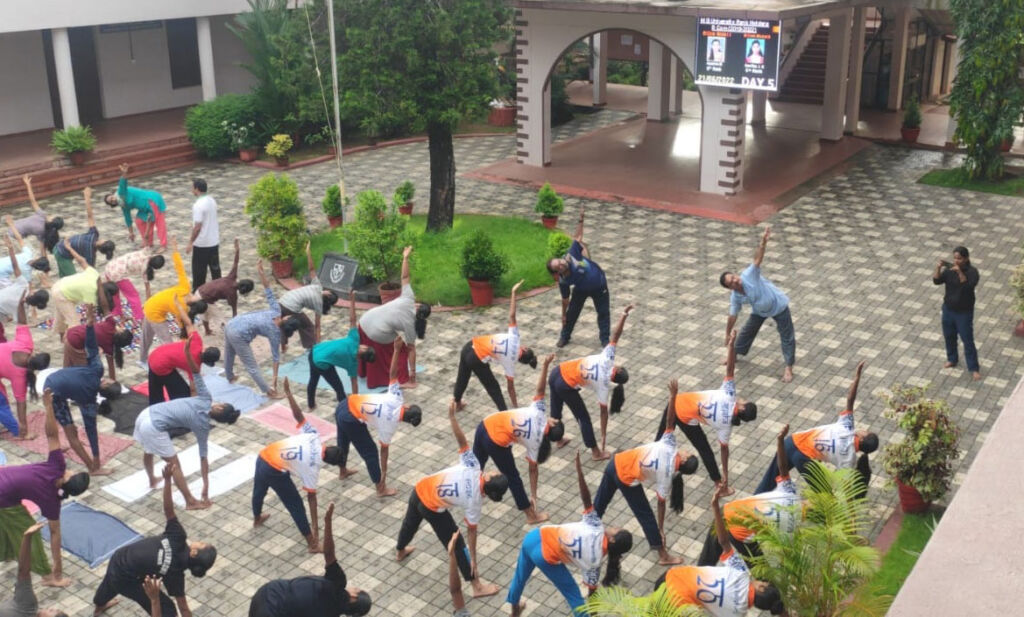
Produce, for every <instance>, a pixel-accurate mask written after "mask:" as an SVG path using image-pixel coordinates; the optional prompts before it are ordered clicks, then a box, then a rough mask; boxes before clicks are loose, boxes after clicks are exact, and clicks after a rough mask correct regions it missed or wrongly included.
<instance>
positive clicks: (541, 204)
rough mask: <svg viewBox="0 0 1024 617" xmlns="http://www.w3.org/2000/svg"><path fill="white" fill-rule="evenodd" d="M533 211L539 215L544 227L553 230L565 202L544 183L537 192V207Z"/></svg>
mask: <svg viewBox="0 0 1024 617" xmlns="http://www.w3.org/2000/svg"><path fill="white" fill-rule="evenodd" d="M533 209H534V211H536V212H538V213H540V220H541V222H542V223H544V226H545V227H547V228H548V229H554V228H555V225H557V224H558V215H559V214H561V213H562V210H565V200H564V199H562V198H561V197H559V196H558V193H556V192H555V189H553V188H551V184H550V183H549V182H545V183H544V186H542V187H541V188H540V191H538V192H537V205H536V206H534V208H533Z"/></svg>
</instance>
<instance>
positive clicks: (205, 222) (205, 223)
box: [185, 178, 220, 291]
mask: <svg viewBox="0 0 1024 617" xmlns="http://www.w3.org/2000/svg"><path fill="white" fill-rule="evenodd" d="M192 194H193V195H195V196H196V201H195V203H194V204H192V236H191V237H190V238H189V241H188V247H186V248H185V252H186V253H190V254H191V255H192V290H193V291H195V290H196V289H199V286H200V285H202V284H203V283H205V282H206V270H207V268H209V270H210V279H212V280H217V279H219V278H220V225H218V223H217V201H216V200H215V199H214V198H213V197H212V196H211V195H207V194H206V180H204V179H202V178H196V179H195V180H193V181H192Z"/></svg>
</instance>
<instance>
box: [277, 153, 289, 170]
mask: <svg viewBox="0 0 1024 617" xmlns="http://www.w3.org/2000/svg"><path fill="white" fill-rule="evenodd" d="M274 162H275V163H277V166H278V167H288V156H287V155H285V156H275V157H274Z"/></svg>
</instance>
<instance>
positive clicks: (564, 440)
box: [555, 437, 572, 450]
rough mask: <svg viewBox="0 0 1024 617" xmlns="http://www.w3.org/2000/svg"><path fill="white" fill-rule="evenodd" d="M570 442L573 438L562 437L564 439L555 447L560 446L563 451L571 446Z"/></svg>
mask: <svg viewBox="0 0 1024 617" xmlns="http://www.w3.org/2000/svg"><path fill="white" fill-rule="evenodd" d="M570 441H572V437H562V439H561V440H559V441H558V443H556V444H555V445H556V446H558V449H559V450H561V449H562V448H564V447H565V446H567V445H569V442H570Z"/></svg>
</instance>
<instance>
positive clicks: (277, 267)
mask: <svg viewBox="0 0 1024 617" xmlns="http://www.w3.org/2000/svg"><path fill="white" fill-rule="evenodd" d="M270 270H271V272H273V273H274V277H275V278H279V279H283V278H288V277H289V276H291V275H292V261H291V260H290V259H289V260H288V261H277V260H274V259H271V260H270Z"/></svg>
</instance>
